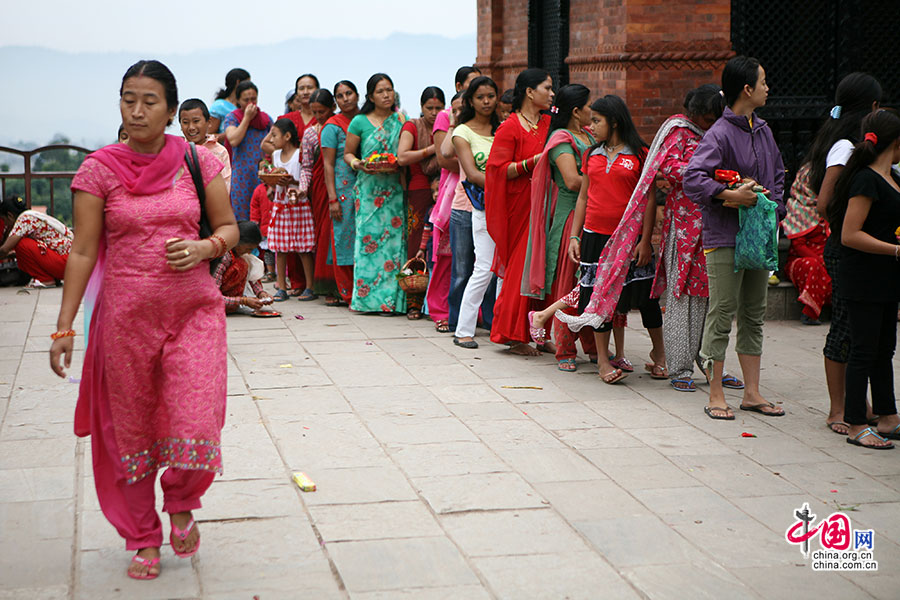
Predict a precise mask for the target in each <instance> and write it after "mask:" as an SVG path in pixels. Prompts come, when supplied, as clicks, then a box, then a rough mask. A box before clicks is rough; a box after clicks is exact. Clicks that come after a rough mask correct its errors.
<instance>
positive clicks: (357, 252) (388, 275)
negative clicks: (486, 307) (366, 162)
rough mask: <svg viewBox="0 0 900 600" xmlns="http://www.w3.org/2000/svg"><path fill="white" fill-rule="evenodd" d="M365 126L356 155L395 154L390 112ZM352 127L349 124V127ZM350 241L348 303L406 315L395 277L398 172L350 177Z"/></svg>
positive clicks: (400, 250)
mask: <svg viewBox="0 0 900 600" xmlns="http://www.w3.org/2000/svg"><path fill="white" fill-rule="evenodd" d="M355 119H365V120H366V124H367V125H368V127H366V128H365V129H366V130H365V131H363V133H362V135H361V136H360V156H361V157H362V158H364V159H365V158H366V157H367V156H369V155H371V154H373V153H375V152H379V153H386V152H389V153H391V154H394V155H396V154H397V143H398V142H399V140H400V129H401V127H402V126H403V120H404V118H403V117H402V116H401V115H400V113H394V114H392V115H391V116H389V117H388V118H387V119H385V121H384V123H383V124H382V125H381V127H375V128H372V126H371V122H369V120H368V118H367V117H366V116H365V115H357V116H356V117H354V120H355ZM351 128H352V125H351ZM354 196H355V197H356V242H355V244H354V247H353V258H354V262H353V264H354V268H353V279H354V284H353V300H352V301H351V303H350V308H352V309H353V310H358V311H360V312H397V313H405V312H406V293H405V292H404V291H403V290H402V289H400V284H399V283H398V281H397V273H398V272H399V271H400V269H401V268H402V267H403V264H404V263H405V262H406V227H405V225H406V205H405V202H404V197H403V185H402V184H401V180H400V172H399V171H397V172H393V173H365V172H363V171H360V172H359V173H358V174H357V176H356V187H355V188H354Z"/></svg>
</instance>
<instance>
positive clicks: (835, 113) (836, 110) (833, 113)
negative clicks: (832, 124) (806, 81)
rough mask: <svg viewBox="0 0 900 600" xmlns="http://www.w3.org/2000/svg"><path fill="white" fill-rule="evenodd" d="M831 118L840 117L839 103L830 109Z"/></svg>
mask: <svg viewBox="0 0 900 600" xmlns="http://www.w3.org/2000/svg"><path fill="white" fill-rule="evenodd" d="M830 114H831V118H832V119H840V118H841V107H840V105H838V106H835V107H834V108H832V109H831V113H830Z"/></svg>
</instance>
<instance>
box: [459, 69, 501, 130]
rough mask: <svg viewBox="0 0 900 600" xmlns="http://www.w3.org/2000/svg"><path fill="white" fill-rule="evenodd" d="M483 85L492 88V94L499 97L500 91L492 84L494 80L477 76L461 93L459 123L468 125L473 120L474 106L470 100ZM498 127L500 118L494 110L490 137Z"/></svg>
mask: <svg viewBox="0 0 900 600" xmlns="http://www.w3.org/2000/svg"><path fill="white" fill-rule="evenodd" d="M485 85H486V86H488V87H491V88H493V89H494V93H495V94H497V96H498V97H499V96H500V90H499V89H498V88H497V84H496V83H494V80H493V79H491V78H490V77H487V76H485V75H479V76H478V77H476V78H475V79H473V80H472V83H470V84H469V87H468V88H466V91H465V92H463V93H462V108H461V109H460V111H459V122H460V123H468V122H469V121H471V120H472V119H474V118H475V105H474V104H473V103H472V99H473V98H474V97H475V93H476V92H477V91H478V88H480V87H482V86H485ZM498 127H500V117H498V116H497V111H496V110H495V111H493V112H491V135H493V134H494V133H495V132H496V131H497V128H498Z"/></svg>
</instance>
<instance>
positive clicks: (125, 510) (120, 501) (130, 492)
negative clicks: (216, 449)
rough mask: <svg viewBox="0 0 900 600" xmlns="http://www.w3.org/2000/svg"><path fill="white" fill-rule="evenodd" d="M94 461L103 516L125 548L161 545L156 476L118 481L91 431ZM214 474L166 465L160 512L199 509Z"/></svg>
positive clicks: (110, 459)
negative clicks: (117, 533) (134, 480)
mask: <svg viewBox="0 0 900 600" xmlns="http://www.w3.org/2000/svg"><path fill="white" fill-rule="evenodd" d="M91 438H92V439H91V448H92V452H93V462H94V486H95V487H96V489H97V499H98V500H99V501H100V509H101V510H102V511H103V515H104V516H105V517H106V519H107V520H108V521H109V522H110V523H111V524H112V526H113V527H115V528H116V531H118V532H119V535H121V536H122V537H123V538H125V548H126V549H128V550H140V549H141V548H156V547H159V546H162V542H163V531H162V522H161V521H160V519H159V515H158V514H157V512H156V493H155V486H156V476H155V474H150V475H148V476H147V477H144V478H143V479H141V480H140V481H138V482H136V483H131V484H129V483H125V480H124V479H121V478H119V479H118V481H117V476H116V469H115V462H113V461H118V460H119V459H118V457H117V456H111V455H110V454H109V452H108V448H107V447H106V446H105V445H104V443H103V442H104V440H103V439H101V438H102V434H99V433H98V432H96V431H95V432H94V433H92V434H91ZM215 476H216V474H215V473H214V472H212V471H189V470H185V469H176V468H173V467H169V468H168V469H166V470H165V471H163V474H162V477H160V484H161V485H162V489H163V512H167V513H169V514H171V513H179V512H184V511H188V510H196V509H198V508H200V497H201V496H202V495H203V494H204V492H206V490H207V489H209V486H210V485H211V484H212V482H213V479H214V478H215Z"/></svg>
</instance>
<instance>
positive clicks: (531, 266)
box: [520, 129, 576, 300]
mask: <svg viewBox="0 0 900 600" xmlns="http://www.w3.org/2000/svg"><path fill="white" fill-rule="evenodd" d="M560 144H571V145H572V148H575V147H576V145H575V137H574V136H573V135H572V133H571V132H570V131H569V130H568V129H557V130H556V131H554V132H553V135H551V136H550V139H548V140H547V144H546V145H545V146H544V151H543V152H542V153H541V157H540V158H539V159H538V162H537V165H535V167H534V173H533V174H532V176H531V217H530V219H531V221H530V223H529V226H528V236H529V239H528V253H527V254H526V256H525V265H526V267H525V274H524V275H523V276H522V285H521V290H520V292H521V293H522V295H523V296H530V297H532V298H540V299H541V300H543V299H544V297H545V296H546V295H547V289H546V287H545V286H546V285H547V233H548V232H549V231H550V227H551V226H552V225H553V214H554V213H555V212H556V196H557V194H558V193H559V189H558V188H557V187H556V186H555V185H554V184H553V171H552V169H551V168H550V151H551V150H553V149H554V148H556V147H557V146H559V145H560Z"/></svg>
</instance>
